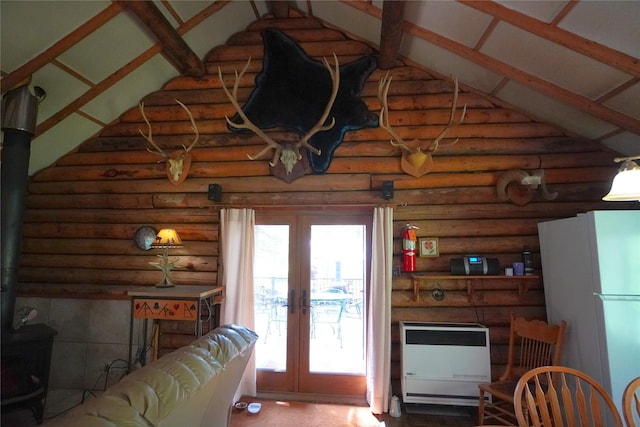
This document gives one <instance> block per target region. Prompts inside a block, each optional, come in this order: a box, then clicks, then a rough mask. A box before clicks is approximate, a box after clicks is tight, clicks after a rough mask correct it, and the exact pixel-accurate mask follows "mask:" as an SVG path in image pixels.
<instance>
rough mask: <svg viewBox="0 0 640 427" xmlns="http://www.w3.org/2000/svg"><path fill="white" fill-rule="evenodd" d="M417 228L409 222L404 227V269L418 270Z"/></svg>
mask: <svg viewBox="0 0 640 427" xmlns="http://www.w3.org/2000/svg"><path fill="white" fill-rule="evenodd" d="M417 228H418V227H416V226H415V225H411V224H409V223H407V225H405V226H404V227H403V228H402V269H403V270H404V271H416V246H417V241H418V239H417V238H416V229H417Z"/></svg>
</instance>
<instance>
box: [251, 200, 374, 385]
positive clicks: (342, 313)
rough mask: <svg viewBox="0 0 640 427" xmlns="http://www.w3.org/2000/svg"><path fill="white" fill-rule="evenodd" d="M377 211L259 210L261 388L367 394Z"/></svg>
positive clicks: (258, 358) (258, 353) (257, 298)
mask: <svg viewBox="0 0 640 427" xmlns="http://www.w3.org/2000/svg"><path fill="white" fill-rule="evenodd" d="M371 224H372V216H371V215H362V214H361V213H353V214H349V213H344V212H340V213H327V212H322V213H321V214H320V213H314V212H305V213H296V214H277V215H275V214H267V213H259V212H258V213H256V233H255V254H256V255H255V263H254V268H255V269H254V292H255V298H254V301H255V306H254V307H255V316H256V317H255V318H256V330H257V332H258V334H259V335H260V339H259V341H258V343H257V345H256V368H257V387H258V390H259V391H269V392H294V393H313V394H342V395H360V396H363V395H364V394H365V390H366V385H365V376H364V375H365V367H366V356H365V337H366V333H365V332H366V329H365V328H366V322H365V320H366V315H365V313H366V312H365V310H366V298H365V295H366V294H367V292H366V290H367V286H368V272H369V271H370V268H369V258H370V256H369V254H370V247H371V243H370V242H371Z"/></svg>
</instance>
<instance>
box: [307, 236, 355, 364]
mask: <svg viewBox="0 0 640 427" xmlns="http://www.w3.org/2000/svg"><path fill="white" fill-rule="evenodd" d="M365 233H366V227H365V226H363V225H312V226H311V257H310V262H311V281H310V287H311V289H310V295H311V297H310V298H311V325H310V328H311V330H310V336H311V342H310V346H311V351H310V352H309V371H310V372H311V373H342V374H359V375H363V374H364V372H365V363H364V362H365V358H364V332H365V331H364V321H363V316H362V306H363V301H364V281H365V277H366V275H365V254H366V246H365V243H366V240H365V237H366V235H365ZM328 354H331V355H332V356H334V357H327V355H328Z"/></svg>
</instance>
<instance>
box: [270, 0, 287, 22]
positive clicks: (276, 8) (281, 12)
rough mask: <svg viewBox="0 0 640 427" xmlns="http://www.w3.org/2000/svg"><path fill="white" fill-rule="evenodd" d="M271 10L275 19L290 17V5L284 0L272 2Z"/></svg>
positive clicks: (273, 0)
mask: <svg viewBox="0 0 640 427" xmlns="http://www.w3.org/2000/svg"><path fill="white" fill-rule="evenodd" d="M269 8H270V9H271V13H273V16H274V17H275V18H288V17H289V3H287V2H286V1H284V0H270V1H269Z"/></svg>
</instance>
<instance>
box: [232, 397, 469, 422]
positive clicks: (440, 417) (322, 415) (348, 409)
mask: <svg viewBox="0 0 640 427" xmlns="http://www.w3.org/2000/svg"><path fill="white" fill-rule="evenodd" d="M243 401H247V402H260V403H261V404H262V409H261V411H260V413H258V414H249V413H247V411H246V410H241V411H239V410H236V409H234V410H233V411H232V414H231V422H230V427H320V426H322V427H326V426H332V427H380V426H384V427H473V426H475V425H476V423H475V418H476V411H477V409H476V408H464V407H444V406H434V405H410V406H411V407H410V408H406V407H403V411H402V415H401V416H400V417H397V418H394V417H391V416H389V415H388V414H383V415H373V414H372V413H371V411H370V410H369V408H368V407H366V406H353V405H346V404H344V405H337V404H335V403H317V402H297V401H288V400H285V399H282V400H280V399H276V400H270V399H261V398H253V399H252V398H244V399H243ZM407 409H409V412H407Z"/></svg>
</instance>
